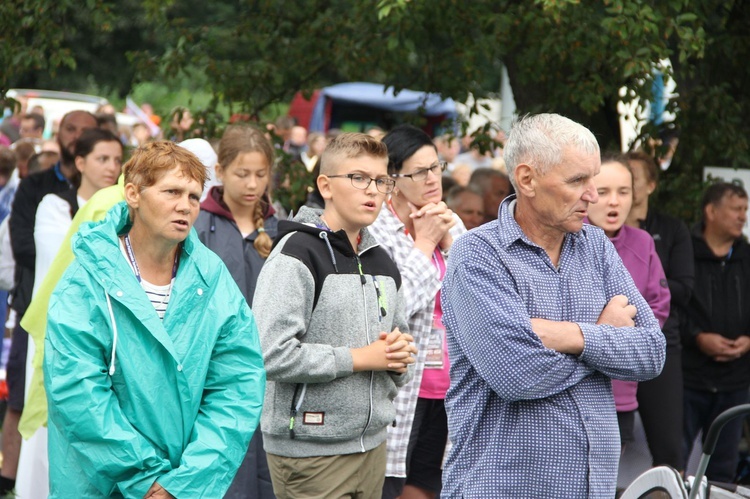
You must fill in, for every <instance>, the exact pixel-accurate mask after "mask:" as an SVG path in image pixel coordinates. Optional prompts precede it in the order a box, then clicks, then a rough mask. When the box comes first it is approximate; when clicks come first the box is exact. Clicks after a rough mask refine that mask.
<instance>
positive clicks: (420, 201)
mask: <svg viewBox="0 0 750 499" xmlns="http://www.w3.org/2000/svg"><path fill="white" fill-rule="evenodd" d="M437 163H438V155H437V151H435V148H434V147H432V146H423V147H422V148H420V149H417V152H415V153H414V154H412V156H411V157H410V158H409V159H407V160H406V161H404V163H403V167H402V168H401V171H400V172H399V174H402V175H406V174H411V173H415V172H417V171H419V170H423V169H425V168H430V167H431V166H433V165H435V164H437ZM436 170H437V171H436V172H429V173H428V174H427V178H426V179H425V180H422V181H414V180H412V179H411V178H408V177H400V178H397V179H396V188H397V189H398V194H395V193H394V195H398V196H401V197H403V198H404V199H405V200H406V201H408V202H410V203H411V204H413V205H414V206H416V207H417V208H421V207H422V206H424V205H426V204H428V203H436V204H437V203H439V202H440V201H441V200H442V199H443V183H442V179H441V176H442V172H441V171H440V169H439V168H437V169H436Z"/></svg>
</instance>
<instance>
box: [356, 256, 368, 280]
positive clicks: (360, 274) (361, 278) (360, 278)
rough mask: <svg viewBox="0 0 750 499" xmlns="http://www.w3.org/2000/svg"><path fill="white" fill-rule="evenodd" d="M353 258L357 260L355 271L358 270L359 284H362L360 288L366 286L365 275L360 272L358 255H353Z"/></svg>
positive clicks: (360, 262) (360, 263)
mask: <svg viewBox="0 0 750 499" xmlns="http://www.w3.org/2000/svg"><path fill="white" fill-rule="evenodd" d="M354 258H356V259H357V269H358V270H359V282H361V283H362V286H364V285H365V284H367V279H366V278H365V273H364V272H363V271H362V261H361V260H360V259H359V255H354Z"/></svg>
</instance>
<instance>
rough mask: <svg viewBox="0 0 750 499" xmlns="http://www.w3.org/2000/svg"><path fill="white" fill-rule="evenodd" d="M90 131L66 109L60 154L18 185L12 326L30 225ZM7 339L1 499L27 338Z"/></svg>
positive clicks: (14, 464)
mask: <svg viewBox="0 0 750 499" xmlns="http://www.w3.org/2000/svg"><path fill="white" fill-rule="evenodd" d="M96 127H97V121H96V117H95V116H94V115H93V114H91V113H88V112H86V111H71V112H69V113H68V114H66V115H65V116H63V119H62V121H61V122H60V130H59V132H58V135H57V142H58V144H59V145H60V153H61V159H60V161H59V162H58V163H57V164H56V165H55V166H54V167H53V168H51V169H49V170H46V171H43V172H39V173H37V174H34V175H30V176H29V177H27V178H25V179H23V180H22V181H21V183H20V184H19V186H18V191H17V192H16V197H15V199H14V200H13V207H12V209H11V215H10V222H9V227H8V228H9V230H10V239H11V247H12V249H13V257H14V258H15V260H16V276H15V286H14V289H13V292H12V298H11V308H12V309H13V310H14V311H15V313H16V322H20V320H21V317H22V316H23V314H24V312H26V307H28V306H29V302H31V293H32V290H33V287H34V266H35V264H36V246H35V245H34V225H35V223H36V209H37V206H38V205H39V203H40V202H41V200H42V198H43V197H44V196H46V195H47V194H57V193H60V192H64V191H66V190H68V189H70V188H71V187H72V184H71V181H70V179H71V178H72V177H73V176H74V174H75V172H76V166H75V155H74V150H75V143H76V140H78V137H80V135H81V133H83V131H84V130H87V129H89V128H96ZM12 338H13V341H12V343H11V349H10V355H9V358H8V366H7V381H8V391H9V395H8V410H7V412H6V414H5V420H4V421H3V433H2V440H3V444H2V451H3V467H2V469H0V496H4V495H5V494H6V493H7V492H9V491H10V490H12V489H13V487H14V486H15V477H16V471H17V468H18V456H19V452H20V448H21V435H20V434H19V433H18V421H19V419H20V418H21V412H22V411H23V402H24V384H25V378H26V376H25V374H26V347H27V345H28V341H29V340H28V334H27V333H26V332H25V331H24V330H23V329H21V327H20V326H16V327H15V328H14V330H13V337H12Z"/></svg>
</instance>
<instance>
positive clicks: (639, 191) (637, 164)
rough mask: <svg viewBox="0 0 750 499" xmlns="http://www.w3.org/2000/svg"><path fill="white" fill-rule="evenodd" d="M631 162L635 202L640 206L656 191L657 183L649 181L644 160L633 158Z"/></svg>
mask: <svg viewBox="0 0 750 499" xmlns="http://www.w3.org/2000/svg"><path fill="white" fill-rule="evenodd" d="M629 163H630V168H632V170H633V204H634V205H636V206H638V205H640V204H641V203H643V202H644V201H645V200H646V199H648V197H649V196H650V195H651V193H652V192H654V189H656V184H655V183H654V182H652V181H649V179H648V175H647V173H646V165H645V164H644V163H643V161H638V160H632V161H630V162H629Z"/></svg>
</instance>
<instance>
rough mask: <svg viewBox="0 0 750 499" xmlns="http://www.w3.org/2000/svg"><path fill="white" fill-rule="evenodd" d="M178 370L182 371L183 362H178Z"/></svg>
mask: <svg viewBox="0 0 750 499" xmlns="http://www.w3.org/2000/svg"><path fill="white" fill-rule="evenodd" d="M177 370H178V371H180V372H182V364H177Z"/></svg>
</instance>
